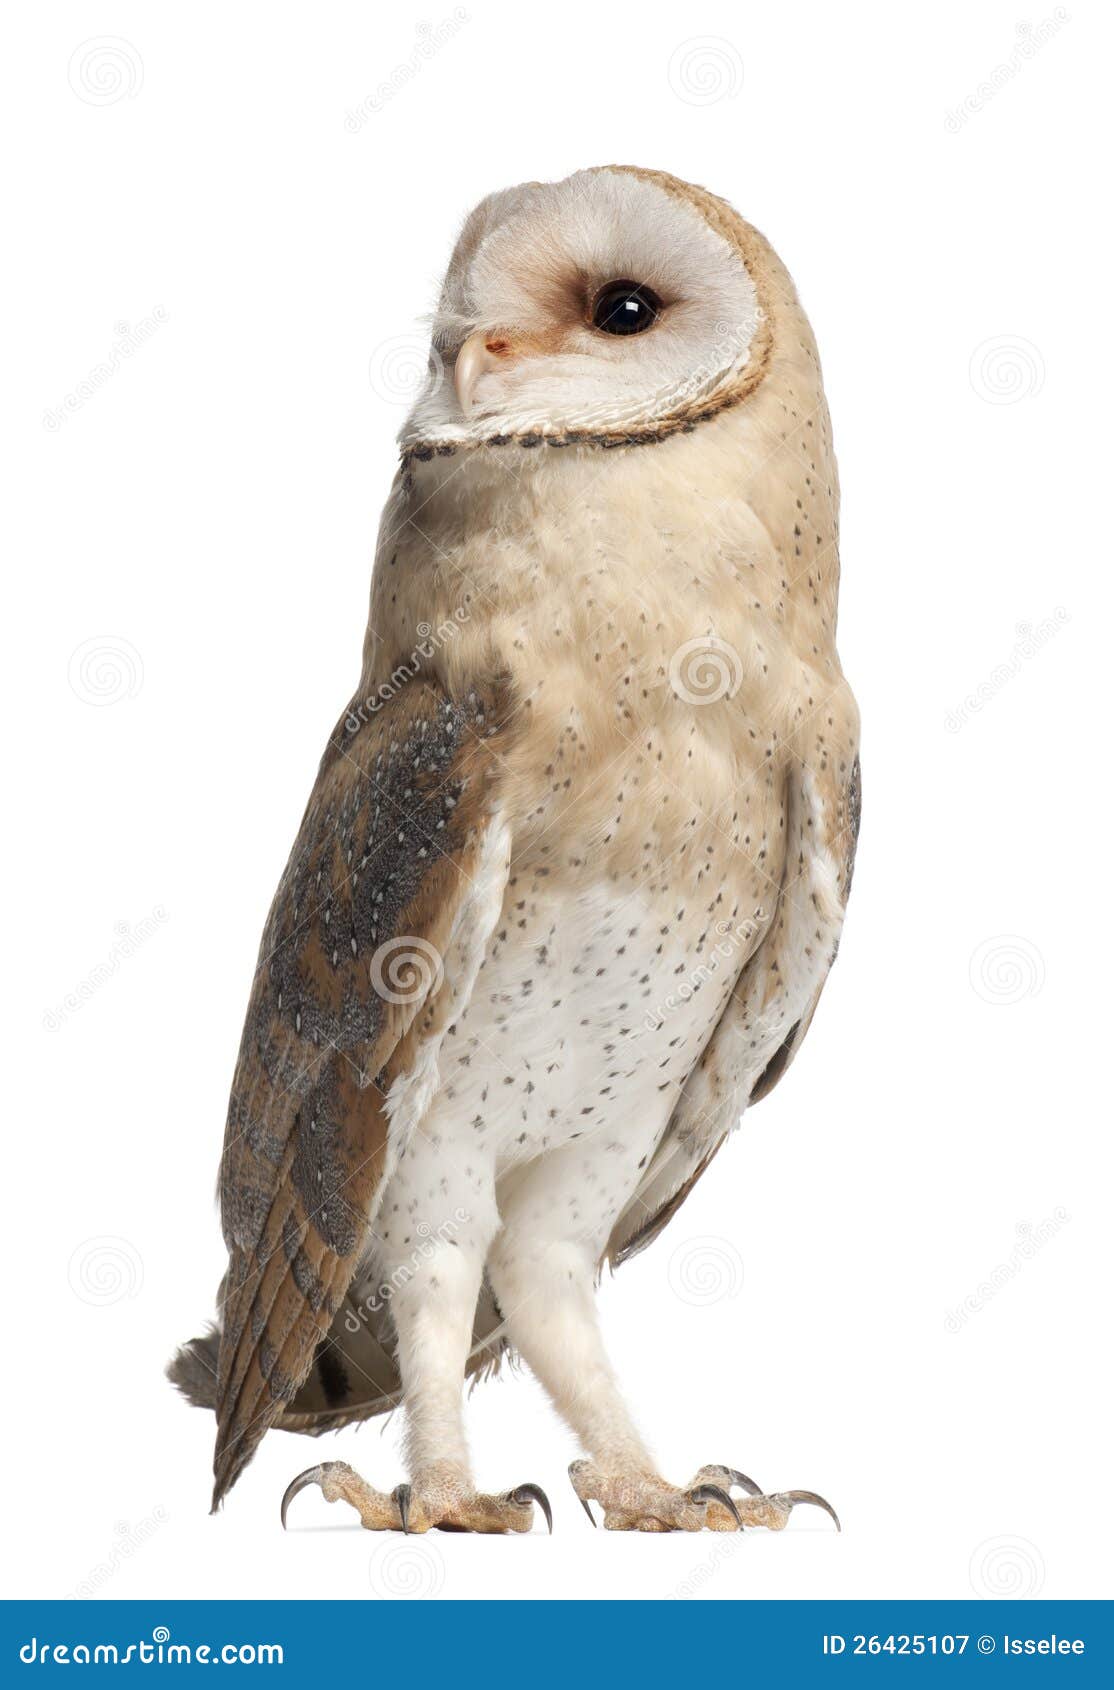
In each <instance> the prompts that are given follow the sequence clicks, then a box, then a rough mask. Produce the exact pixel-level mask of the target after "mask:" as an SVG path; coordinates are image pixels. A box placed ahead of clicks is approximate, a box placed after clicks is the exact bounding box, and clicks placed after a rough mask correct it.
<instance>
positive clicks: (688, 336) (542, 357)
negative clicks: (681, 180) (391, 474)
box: [400, 168, 762, 447]
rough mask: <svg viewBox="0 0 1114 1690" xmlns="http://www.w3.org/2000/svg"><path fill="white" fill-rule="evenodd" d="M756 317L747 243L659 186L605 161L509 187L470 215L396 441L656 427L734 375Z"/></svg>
mask: <svg viewBox="0 0 1114 1690" xmlns="http://www.w3.org/2000/svg"><path fill="white" fill-rule="evenodd" d="M677 186H678V187H680V186H683V185H681V184H678V185H677ZM717 203H718V202H717ZM761 317H762V313H761V310H760V306H759V299H758V293H757V290H756V287H755V282H754V280H753V278H752V276H751V274H750V273H749V271H748V268H747V265H746V262H745V260H744V256H743V253H742V251H741V250H740V247H739V244H738V243H737V242H735V241H732V240H731V239H730V238H728V236H727V235H726V234H725V233H724V232H722V231H721V230H718V229H717V228H715V227H713V225H712V222H711V221H709V219H708V217H706V216H705V215H704V214H703V213H702V211H701V209H700V208H699V206H698V204H697V203H695V202H694V201H689V200H686V198H684V197H683V195H682V194H679V193H677V192H672V191H670V190H669V189H668V188H667V187H665V186H663V185H662V183H661V181H659V180H657V179H653V178H650V177H647V176H643V175H641V174H640V173H637V172H634V171H631V170H626V169H621V168H607V169H599V170H585V171H581V172H579V173H578V174H577V175H575V176H570V177H568V178H567V179H566V180H565V181H563V182H553V183H528V184H526V185H524V186H522V187H518V188H510V189H506V190H504V191H503V192H501V193H497V194H492V195H491V196H489V198H487V199H486V200H484V201H482V202H481V204H480V205H479V206H477V208H476V210H475V211H473V213H472V214H471V216H470V217H469V218H468V220H467V222H466V223H465V225H464V229H463V231H462V233H461V236H460V240H459V241H458V243H457V247H456V250H455V252H454V254H453V257H452V261H451V263H450V265H449V270H448V274H447V276H446V278H445V284H444V288H443V291H442V296H441V302H440V306H439V308H438V311H437V314H436V317H435V319H434V333H433V349H434V359H433V364H434V372H435V373H434V374H433V375H432V376H431V379H430V383H429V387H428V389H427V390H426V391H425V392H424V393H423V394H422V396H421V397H420V399H419V400H418V402H417V404H416V405H415V407H414V410H413V411H412V413H411V415H410V417H409V418H408V420H407V423H406V425H405V427H404V429H403V431H402V435H401V437H400V438H401V440H402V443H403V445H404V447H408V446H412V445H416V444H417V443H419V442H424V443H428V444H432V445H437V444H443V443H462V444H463V443H469V442H471V443H482V442H483V441H486V440H491V439H493V438H497V439H505V438H506V437H510V438H515V437H519V436H525V437H527V439H528V440H529V439H532V438H533V437H534V436H535V435H540V436H542V437H543V438H544V437H553V436H562V435H565V434H567V433H569V432H574V433H575V434H580V435H584V436H589V437H590V436H593V435H599V436H612V435H616V434H623V433H632V434H633V433H637V432H638V431H643V430H646V429H652V428H653V427H654V426H655V425H661V424H663V423H666V422H668V420H669V419H670V418H672V417H675V416H677V415H678V414H679V413H682V412H689V411H691V410H692V408H693V407H694V406H698V405H700V404H704V403H707V402H709V401H712V400H714V399H715V397H716V395H717V394H718V393H720V392H722V391H723V390H724V389H725V388H726V387H728V386H730V384H731V383H732V382H734V381H737V379H738V376H739V374H740V372H741V371H743V370H745V369H746V367H747V365H748V360H749V359H750V358H751V354H752V349H753V346H754V343H755V339H756V336H757V334H758V332H759V327H760V323H761Z"/></svg>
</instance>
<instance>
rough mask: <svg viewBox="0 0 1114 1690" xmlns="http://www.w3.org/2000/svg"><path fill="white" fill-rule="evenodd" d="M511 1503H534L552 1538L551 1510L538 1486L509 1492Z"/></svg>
mask: <svg viewBox="0 0 1114 1690" xmlns="http://www.w3.org/2000/svg"><path fill="white" fill-rule="evenodd" d="M511 1501H512V1502H519V1503H523V1502H536V1503H537V1505H538V1507H539V1508H540V1509H541V1511H542V1513H543V1514H544V1515H545V1523H546V1525H547V1526H548V1527H549V1535H550V1537H552V1536H553V1510H552V1508H551V1507H550V1506H549V1498H548V1496H546V1494H545V1492H544V1491H543V1490H542V1487H541V1486H540V1485H519V1487H518V1489H517V1490H513V1491H512V1492H511ZM595 1523H596V1522H595V1521H594V1520H593V1521H592V1524H593V1525H595Z"/></svg>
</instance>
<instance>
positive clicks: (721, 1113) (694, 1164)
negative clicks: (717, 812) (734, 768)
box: [606, 681, 861, 1267]
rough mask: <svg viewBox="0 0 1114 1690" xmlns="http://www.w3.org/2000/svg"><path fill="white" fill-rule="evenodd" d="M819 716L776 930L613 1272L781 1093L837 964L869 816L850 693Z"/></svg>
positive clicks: (629, 1227) (805, 755)
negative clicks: (732, 1137)
mask: <svg viewBox="0 0 1114 1690" xmlns="http://www.w3.org/2000/svg"><path fill="white" fill-rule="evenodd" d="M820 716H821V721H820V722H816V721H815V719H814V720H813V722H812V723H811V724H810V725H809V726H808V727H807V728H806V729H805V730H802V731H800V732H799V733H798V735H797V736H796V738H795V742H794V745H793V748H792V750H791V752H790V755H789V759H788V766H787V774H786V794H785V796H786V812H787V813H786V829H787V846H786V852H785V862H784V867H783V871H782V878H781V884H780V886H779V888H778V893H777V905H776V909H775V911H774V916H773V919H772V921H771V922H770V925H769V927H768V928H767V930H766V933H765V935H764V936H763V939H762V941H761V943H760V944H759V946H758V948H757V949H756V950H755V951H754V953H753V954H752V955H751V956H750V958H749V959H748V961H747V962H746V964H745V965H744V967H743V969H742V971H741V973H740V975H739V978H738V980H737V981H736V983H735V986H734V988H733V990H732V993H731V995H730V997H729V998H728V1000H727V1004H726V1006H725V1007H724V1010H723V1013H722V1015H721V1017H720V1019H719V1021H718V1022H717V1024H716V1027H715V1030H714V1032H713V1034H712V1036H711V1038H710V1039H709V1041H708V1043H707V1045H706V1046H705V1047H704V1051H703V1054H702V1055H701V1058H700V1060H699V1062H698V1063H697V1064H696V1066H695V1067H694V1068H693V1070H692V1072H691V1073H690V1074H689V1076H688V1079H687V1080H686V1081H685V1084H684V1087H683V1089H682V1092H681V1096H680V1098H679V1099H678V1102H677V1107H676V1109H675V1110H674V1112H673V1117H672V1119H671V1120H670V1123H669V1126H668V1128H667V1130H666V1132H665V1134H664V1136H663V1138H662V1140H661V1143H660V1144H659V1146H658V1148H657V1151H656V1152H655V1154H654V1156H653V1157H652V1158H651V1160H650V1163H649V1165H648V1166H647V1169H646V1173H645V1175H644V1177H643V1179H642V1181H641V1183H640V1185H639V1187H638V1189H637V1191H636V1192H635V1194H634V1196H633V1197H632V1199H631V1201H630V1203H629V1204H628V1205H627V1207H626V1209H625V1210H624V1211H623V1213H622V1215H620V1217H619V1219H618V1221H617V1222H616V1224H615V1227H614V1229H613V1231H612V1234H611V1238H610V1240H609V1242H608V1246H607V1251H606V1259H607V1260H609V1261H610V1263H611V1265H612V1267H617V1266H618V1265H619V1263H620V1262H623V1261H626V1260H627V1258H628V1257H630V1256H633V1255H635V1254H637V1252H638V1251H639V1250H643V1249H645V1247H646V1245H647V1244H649V1243H651V1242H652V1241H653V1240H654V1239H655V1238H656V1237H657V1235H658V1233H659V1232H660V1231H661V1230H662V1228H663V1227H664V1226H665V1225H666V1223H667V1222H668V1221H669V1220H670V1219H671V1218H672V1216H673V1215H675V1214H676V1212H677V1210H678V1209H679V1208H680V1206H681V1204H682V1203H683V1202H684V1200H685V1198H686V1197H687V1196H688V1194H689V1192H690V1191H691V1190H692V1188H693V1186H694V1185H695V1183H696V1181H697V1180H698V1179H699V1178H700V1175H701V1174H702V1173H703V1172H704V1170H705V1168H706V1167H707V1166H708V1164H709V1163H710V1162H711V1160H712V1158H713V1156H714V1155H715V1154H716V1152H717V1151H718V1150H719V1148H720V1146H721V1145H722V1143H723V1141H724V1139H725V1138H726V1136H727V1134H728V1133H729V1132H730V1131H731V1129H732V1127H734V1126H735V1125H736V1124H737V1122H738V1120H739V1118H740V1116H741V1115H742V1114H743V1111H744V1110H745V1109H746V1108H747V1106H748V1104H751V1103H755V1102H757V1101H758V1099H760V1098H762V1097H765V1096H766V1095H767V1093H768V1092H770V1091H772V1090H773V1088H774V1086H775V1085H776V1084H777V1082H778V1080H779V1079H780V1078H781V1076H782V1074H784V1072H785V1070H786V1069H787V1068H788V1066H789V1064H790V1063H791V1062H792V1060H793V1058H794V1056H795V1055H796V1053H797V1051H798V1050H799V1049H800V1046H801V1042H802V1040H803V1039H804V1036H805V1033H806V1032H807V1031H808V1027H809V1023H810V1021H811V1020H812V1016H813V1013H814V1011H815V1009H816V1005H817V1002H818V1001H819V998H820V993H821V992H822V991H823V989H824V983H825V981H826V980H827V977H828V972H829V970H830V968H831V966H832V963H833V962H834V961H835V955H836V950H837V948H838V945H839V935H840V930H841V928H842V925H843V914H844V910H845V908H846V904H847V896H848V893H849V892H850V890H851V877H852V872H853V869H854V861H855V843H856V840H857V839H858V833H859V813H860V807H861V787H860V774H859V758H858V712H857V710H856V708H855V702H854V699H853V697H852V695H851V692H850V689H849V688H848V687H847V685H846V683H845V682H843V681H841V682H840V684H839V686H838V687H837V689H836V691H835V692H834V693H833V695H832V696H831V697H830V698H829V699H828V701H827V704H826V705H825V706H824V707H823V709H822V710H821V712H820Z"/></svg>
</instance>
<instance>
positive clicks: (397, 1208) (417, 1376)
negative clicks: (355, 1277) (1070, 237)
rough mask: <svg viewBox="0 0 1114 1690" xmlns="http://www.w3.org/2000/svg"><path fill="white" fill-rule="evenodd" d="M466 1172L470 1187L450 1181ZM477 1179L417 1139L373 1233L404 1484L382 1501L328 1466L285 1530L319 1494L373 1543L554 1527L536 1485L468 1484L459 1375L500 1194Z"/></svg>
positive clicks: (305, 1478) (452, 1157) (439, 1144)
mask: <svg viewBox="0 0 1114 1690" xmlns="http://www.w3.org/2000/svg"><path fill="white" fill-rule="evenodd" d="M466 1167H468V1170H469V1171H468V1175H467V1177H465V1176H462V1175H454V1174H452V1173H450V1174H447V1173H446V1169H449V1170H455V1169H458V1168H459V1169H463V1168H466ZM474 1167H475V1157H474V1155H473V1160H472V1163H471V1165H470V1166H469V1164H468V1159H467V1156H466V1155H465V1153H464V1151H463V1150H462V1149H458V1148H456V1147H453V1148H450V1147H449V1146H448V1145H447V1144H446V1143H445V1142H444V1140H443V1139H442V1138H436V1139H432V1140H431V1139H429V1138H427V1137H426V1135H425V1133H424V1132H419V1133H417V1134H416V1135H415V1137H414V1139H413V1140H412V1141H411V1143H410V1145H409V1146H408V1154H407V1157H406V1160H405V1162H404V1163H402V1164H401V1166H400V1169H399V1172H398V1173H397V1174H396V1175H395V1177H394V1178H393V1179H392V1181H391V1183H390V1185H389V1186H388V1189H387V1191H386V1193H385V1195H384V1201H383V1205H382V1208H381V1211H380V1218H379V1220H378V1222H377V1227H378V1233H379V1235H378V1237H377V1239H376V1245H375V1252H374V1254H375V1269H376V1279H377V1280H378V1282H379V1283H380V1284H381V1285H382V1286H383V1287H384V1294H386V1295H387V1296H389V1298H390V1310H391V1317H392V1320H393V1322H394V1327H395V1332H396V1334H397V1337H398V1361H399V1372H400V1375H401V1379H402V1396H403V1403H404V1407H405V1411H406V1445H407V1468H408V1472H409V1482H408V1483H406V1484H401V1485H398V1486H397V1487H396V1488H395V1489H394V1490H393V1491H392V1492H391V1493H390V1494H389V1495H385V1494H384V1493H383V1492H381V1491H377V1490H375V1489H373V1488H372V1486H371V1485H369V1484H368V1483H367V1482H366V1481H365V1480H364V1479H362V1478H361V1477H360V1475H359V1474H358V1473H356V1472H354V1471H353V1469H352V1468H351V1467H349V1466H348V1465H347V1463H346V1462H339V1461H336V1462H325V1463H323V1464H322V1465H321V1466H319V1467H311V1468H309V1469H308V1471H307V1472H305V1473H303V1474H300V1475H299V1477H298V1478H297V1479H295V1480H294V1482H293V1484H292V1485H291V1486H290V1487H289V1489H288V1491H287V1493H286V1496H285V1497H284V1499H283V1523H284V1524H285V1519H286V1511H287V1508H288V1506H289V1503H290V1500H291V1498H292V1497H293V1496H294V1495H296V1494H297V1492H298V1491H299V1490H301V1489H303V1488H304V1487H305V1486H306V1485H310V1484H319V1485H320V1487H321V1489H322V1491H323V1493H324V1495H325V1496H326V1498H327V1499H328V1500H329V1501H330V1502H332V1501H337V1500H343V1501H345V1502H348V1503H350V1504H351V1506H352V1507H353V1508H355V1509H356V1510H357V1512H358V1513H359V1516H360V1519H361V1521H362V1523H363V1524H364V1525H365V1526H366V1527H367V1528H368V1529H369V1530H371V1531H382V1530H396V1531H404V1532H425V1531H429V1530H430V1529H431V1528H432V1527H434V1526H439V1527H441V1528H442V1529H443V1530H446V1531H475V1532H528V1531H529V1530H530V1528H531V1526H532V1524H533V1520H534V1504H535V1502H536V1503H537V1504H538V1506H539V1507H540V1508H541V1509H542V1512H543V1513H544V1514H545V1516H546V1519H547V1520H549V1521H550V1523H551V1524H552V1515H551V1511H550V1507H549V1502H548V1500H547V1499H546V1496H545V1494H544V1492H543V1491H541V1490H540V1489H539V1488H538V1486H537V1485H519V1486H517V1487H516V1488H515V1489H514V1490H511V1491H508V1492H506V1493H505V1494H503V1495H498V1496H489V1495H483V1494H481V1493H479V1492H477V1490H476V1487H475V1484H474V1482H473V1478H472V1468H471V1461H470V1458H469V1453H468V1443H467V1439H466V1437H465V1431H464V1407H463V1392H464V1368H465V1363H466V1361H467V1359H468V1352H469V1349H470V1347H471V1343H472V1327H473V1320H474V1316H475V1311H476V1303H477V1300H478V1297H479V1292H480V1285H481V1281H482V1278H483V1269H484V1258H485V1256H486V1253H487V1247H488V1244H489V1242H490V1239H491V1236H492V1234H493V1233H494V1231H495V1229H496V1227H497V1225H498V1214H497V1211H496V1208H495V1198H494V1188H493V1185H491V1184H490V1183H487V1184H485V1182H484V1180H483V1178H482V1176H477V1174H475V1173H474V1172H472V1169H474ZM454 1178H455V1179H456V1180H458V1181H459V1184H460V1188H459V1189H454V1185H453V1180H454ZM446 1187H448V1189H446ZM434 1194H435V1195H434Z"/></svg>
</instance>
